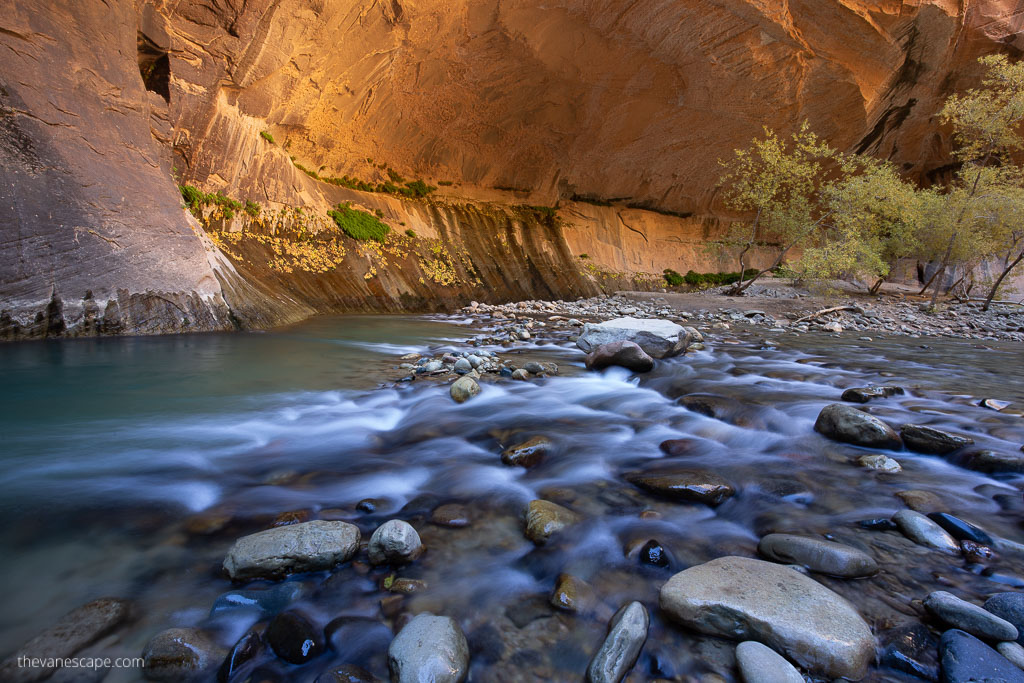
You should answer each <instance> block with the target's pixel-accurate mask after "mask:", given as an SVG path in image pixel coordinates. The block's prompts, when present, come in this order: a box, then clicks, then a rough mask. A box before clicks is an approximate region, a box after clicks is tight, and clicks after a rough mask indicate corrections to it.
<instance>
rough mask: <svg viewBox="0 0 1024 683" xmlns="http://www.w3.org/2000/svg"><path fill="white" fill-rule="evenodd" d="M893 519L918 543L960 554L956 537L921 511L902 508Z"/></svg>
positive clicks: (950, 553)
mask: <svg viewBox="0 0 1024 683" xmlns="http://www.w3.org/2000/svg"><path fill="white" fill-rule="evenodd" d="M892 521H894V522H896V526H898V527H899V528H900V531H902V532H903V535H904V536H906V537H907V538H909V539H910V540H911V541H913V542H914V543H917V544H918V545H923V546H927V547H929V548H934V549H935V550H938V551H940V552H943V553H947V554H949V555H959V554H960V544H959V543H957V542H956V539H955V538H953V537H952V536H950V535H949V534H948V533H946V531H945V530H944V529H943V528H942V527H940V526H939V525H938V524H936V523H935V522H933V521H932V520H930V519H928V518H927V517H925V516H924V515H922V514H921V513H920V512H915V511H913V510H900V511H899V512H897V513H896V514H895V515H893V516H892Z"/></svg>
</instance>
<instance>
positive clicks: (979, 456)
mask: <svg viewBox="0 0 1024 683" xmlns="http://www.w3.org/2000/svg"><path fill="white" fill-rule="evenodd" d="M1021 448H1022V450H1024V446H1022V447H1021ZM955 462H956V464H958V465H960V466H961V467H965V468H967V469H969V470H974V471H975V472H984V473H986V474H1019V473H1021V472H1024V455H1017V454H1015V453H999V452H997V451H990V450H978V451H970V452H968V453H964V454H962V455H960V456H958V457H957V458H956V460H955Z"/></svg>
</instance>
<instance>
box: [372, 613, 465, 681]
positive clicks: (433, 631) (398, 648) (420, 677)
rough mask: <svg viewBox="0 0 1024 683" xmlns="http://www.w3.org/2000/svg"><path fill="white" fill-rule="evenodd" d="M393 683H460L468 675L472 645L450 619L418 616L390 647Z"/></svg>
mask: <svg viewBox="0 0 1024 683" xmlns="http://www.w3.org/2000/svg"><path fill="white" fill-rule="evenodd" d="M388 667H389V668H390V669H391V680H392V682H393V683H422V682H423V681H431V682H432V683H461V682H462V681H464V680H465V679H466V675H467V674H468V673H469V644H468V643H467V642H466V636H465V635H464V634H463V632H462V629H461V628H460V627H459V624H458V622H456V621H455V620H454V619H452V618H451V617H438V616H434V615H432V614H429V613H424V614H419V615H417V616H416V617H414V618H413V619H412V621H410V622H409V623H408V624H406V625H405V627H404V628H403V629H402V630H401V631H400V632H399V633H398V635H397V636H395V639H394V640H392V641H391V645H390V646H389V647H388Z"/></svg>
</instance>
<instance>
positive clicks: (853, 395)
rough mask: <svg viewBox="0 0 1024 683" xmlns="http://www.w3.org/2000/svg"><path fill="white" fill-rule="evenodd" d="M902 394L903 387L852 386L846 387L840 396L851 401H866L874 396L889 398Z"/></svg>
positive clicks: (874, 397)
mask: <svg viewBox="0 0 1024 683" xmlns="http://www.w3.org/2000/svg"><path fill="white" fill-rule="evenodd" d="M902 394H903V387H854V388H852V389H847V390H846V391H844V392H843V395H842V396H841V397H840V398H842V400H844V401H849V402H851V403H867V402H868V401H870V400H872V399H876V398H889V397H890V396H900V395H902Z"/></svg>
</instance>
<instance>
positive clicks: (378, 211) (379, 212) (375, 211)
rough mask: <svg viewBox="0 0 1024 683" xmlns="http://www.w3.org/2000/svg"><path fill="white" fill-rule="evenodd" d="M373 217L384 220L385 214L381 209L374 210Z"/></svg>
mask: <svg viewBox="0 0 1024 683" xmlns="http://www.w3.org/2000/svg"><path fill="white" fill-rule="evenodd" d="M373 215H374V216H376V217H377V218H384V212H383V211H381V210H380V209H374V210H373Z"/></svg>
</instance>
